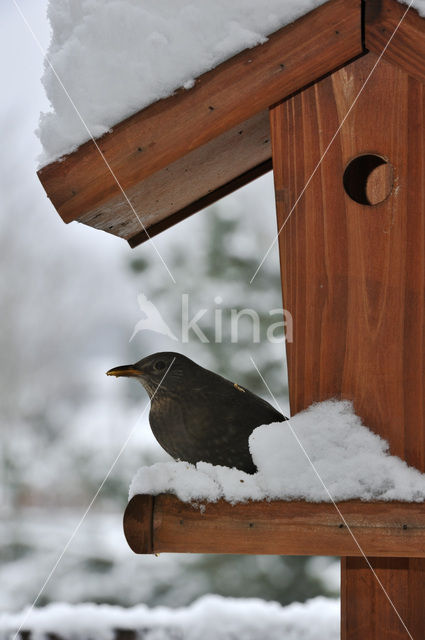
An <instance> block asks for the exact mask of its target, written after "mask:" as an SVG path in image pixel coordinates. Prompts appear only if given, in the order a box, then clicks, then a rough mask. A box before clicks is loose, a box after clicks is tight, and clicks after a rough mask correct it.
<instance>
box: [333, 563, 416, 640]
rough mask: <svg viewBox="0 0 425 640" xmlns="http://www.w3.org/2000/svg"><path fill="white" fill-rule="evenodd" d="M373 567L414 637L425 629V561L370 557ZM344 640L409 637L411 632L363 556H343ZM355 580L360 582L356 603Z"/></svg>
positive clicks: (405, 639) (389, 639)
mask: <svg viewBox="0 0 425 640" xmlns="http://www.w3.org/2000/svg"><path fill="white" fill-rule="evenodd" d="M369 562H370V563H371V565H372V567H373V570H374V571H375V573H376V575H377V576H378V578H379V580H380V582H381V584H382V585H383V587H384V589H385V590H386V592H387V593H388V595H389V596H390V598H391V600H392V602H393V604H394V606H395V608H396V609H397V611H398V613H399V614H400V616H401V618H402V619H403V621H404V623H405V624H406V626H407V628H408V630H409V632H410V634H411V637H413V638H414V639H415V640H417V639H420V638H423V635H424V629H425V608H424V602H425V573H424V564H423V562H421V563H418V561H417V560H415V559H412V558H369ZM341 568H342V571H341V585H342V588H341V610H342V619H341V628H342V634H341V639H342V640H364V639H365V638H368V639H369V638H385V640H387V639H388V640H407V639H408V637H409V636H408V634H407V632H406V629H405V628H404V626H403V625H402V623H401V622H400V619H399V618H398V616H397V614H396V613H395V611H394V608H393V607H392V606H391V603H390V602H389V600H388V599H387V598H386V597H385V596H384V597H382V595H383V594H382V590H381V589H380V588H379V587H378V589H377V588H376V584H377V580H376V578H375V576H374V575H373V573H372V571H371V570H370V568H369V567H368V566H367V564H366V562H365V560H364V559H363V558H342V559H341ZM353 582H355V583H358V584H359V589H358V590H357V591H356V600H355V606H353V591H352V584H353Z"/></svg>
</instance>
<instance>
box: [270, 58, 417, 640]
mask: <svg viewBox="0 0 425 640" xmlns="http://www.w3.org/2000/svg"><path fill="white" fill-rule="evenodd" d="M375 62H376V55H375V54H368V55H367V56H365V57H363V58H362V59H360V60H357V61H356V62H353V63H352V64H350V65H348V66H346V67H345V68H344V69H342V70H340V71H338V72H336V73H335V74H333V75H332V76H331V77H328V78H326V79H324V80H323V81H321V82H320V83H318V84H316V85H315V86H314V87H312V88H310V89H307V90H306V91H304V92H303V93H302V94H300V95H297V96H295V97H294V98H292V99H291V100H288V101H287V102H285V103H283V104H282V105H279V106H278V107H276V108H275V109H273V110H272V112H271V125H272V126H271V129H272V143H273V164H274V174H275V185H276V202H277V213H278V223H279V226H281V225H283V222H284V220H285V219H286V217H287V215H288V213H289V211H290V210H291V208H292V206H293V205H294V203H295V202H296V200H297V198H298V195H299V194H300V192H301V189H302V188H303V186H304V185H305V184H306V182H307V180H308V179H309V178H310V176H311V175H312V172H313V171H314V168H315V167H316V166H317V163H318V162H319V161H320V158H321V156H322V154H323V152H324V150H325V149H326V147H327V145H328V143H329V141H330V139H331V138H332V136H333V135H334V133H335V131H336V130H337V128H338V126H339V124H340V123H341V121H342V119H343V118H344V116H345V114H346V113H347V110H348V108H349V107H350V105H351V104H352V102H353V100H354V98H355V96H356V95H357V94H358V91H359V90H360V87H361V86H362V84H363V82H364V81H365V79H366V78H367V76H368V74H369V72H370V70H371V69H372V66H373V65H374V64H375ZM389 96H391V99H389V98H388V97H389ZM424 114H425V90H424V85H423V84H422V83H421V82H419V81H418V80H417V79H415V78H413V77H411V76H409V75H408V74H407V73H406V72H405V71H404V70H403V69H402V68H401V67H397V66H393V65H391V64H389V63H388V62H387V61H385V60H382V61H381V62H380V64H379V66H378V68H377V70H376V72H375V73H374V75H373V76H372V77H371V79H370V80H369V82H368V84H367V86H366V88H365V89H364V91H363V93H362V94H361V96H360V98H359V100H358V102H357V104H356V107H355V109H353V111H352V112H351V114H350V115H349V117H348V118H347V120H346V122H345V123H344V126H343V127H342V129H341V131H340V134H339V135H338V137H337V139H336V140H335V142H334V144H333V145H332V147H331V148H330V150H329V152H328V153H327V155H326V157H325V158H324V160H323V162H322V163H321V164H320V168H319V170H318V171H317V172H316V173H315V175H314V177H313V179H312V180H311V183H310V185H309V187H308V189H307V191H306V192H305V194H304V196H303V197H302V198H301V200H300V201H299V203H298V205H297V206H296V208H295V210H294V212H293V214H292V216H291V217H290V219H289V221H288V222H287V224H286V226H285V227H284V228H283V229H282V231H281V233H280V238H279V241H280V257H281V268H282V286H283V298H284V306H285V308H286V309H288V310H289V311H290V312H291V313H292V316H293V336H294V342H293V343H292V344H287V355H288V374H289V390H290V402H291V410H292V413H294V412H298V411H300V410H302V409H304V408H305V407H307V406H308V405H309V404H311V403H312V402H314V401H320V400H325V399H327V398H331V397H336V398H346V399H349V400H352V401H353V403H354V408H355V410H356V413H357V414H358V415H360V416H361V417H362V418H363V420H364V422H365V424H367V425H368V426H369V427H370V428H372V429H373V430H374V431H375V432H376V433H378V434H380V435H381V436H382V437H384V438H385V439H386V440H388V442H389V444H390V450H391V453H393V454H395V455H398V456H400V457H401V458H403V459H405V460H406V461H407V462H408V463H409V464H412V465H415V466H416V467H418V468H419V469H421V470H422V471H424V470H425V402H424V400H425V384H424V382H425V295H424V294H425V187H424V185H425V182H424V169H425V115H424ZM288 149H290V150H291V153H288ZM366 153H374V154H377V155H380V156H382V157H384V158H386V159H387V160H388V161H389V162H390V163H391V165H392V167H393V171H394V173H393V185H394V186H393V190H392V193H391V195H390V196H389V197H388V198H387V199H386V200H385V201H384V202H382V203H380V204H378V205H375V206H367V205H361V204H358V203H356V202H354V201H353V200H351V199H350V198H349V196H348V195H347V194H346V193H345V191H344V187H343V180H342V175H343V172H344V169H345V167H346V166H347V164H348V163H349V161H351V160H352V159H353V158H355V157H357V156H358V155H360V154H366ZM381 178H383V179H384V180H385V179H386V178H385V176H383V177H382V176H381ZM375 186H376V185H375ZM381 187H382V185H381ZM378 191H380V187H378ZM416 548H417V556H421V557H422V548H421V545H420V546H418V547H416ZM367 553H369V554H372V556H373V555H374V553H373V551H372V550H370V549H368V550H367ZM394 555H398V554H394ZM405 555H410V554H409V553H406V554H405ZM413 555H415V554H414V553H413ZM351 562H353V563H354V564H353V565H351ZM392 562H394V564H393V565H392ZM345 566H346V569H347V570H346V571H345V573H344V581H345V582H344V585H343V588H344V590H345V597H344V599H343V606H344V607H345V609H344V611H343V620H344V627H343V635H342V638H344V639H346V640H347V639H348V638H349V639H350V640H351V638H357V637H359V638H360V637H363V638H368V639H371V638H383V637H385V638H393V637H394V638H399V637H400V638H401V637H405V635H404V636H399V635H397V634H396V635H392V634H393V629H394V627H393V622H391V623H390V622H388V624H387V622H386V621H387V620H388V616H387V601H386V599H385V596H384V594H383V593H382V591H381V589H380V587H379V585H378V583H377V582H376V580H372V579H370V577H369V578H368V579H367V580H366V581H365V580H364V577H363V576H364V573H363V572H362V573H356V566H357V565H356V561H355V560H353V561H351V560H350V559H347V560H346V565H345ZM398 566H399V562H398V561H396V560H393V561H391V560H389V561H388V562H387V564H386V571H387V573H386V576H387V580H388V584H389V585H390V586H391V589H390V591H391V594H390V595H392V596H394V599H395V600H397V601H399V602H403V603H404V604H403V607H407V604H406V598H407V597H408V594H407V592H406V591H405V588H404V585H403V581H402V580H401V581H400V580H398V576H399V575H400V574H399V572H398ZM424 567H425V564H424V561H423V560H419V559H411V560H410V561H409V580H410V586H411V589H412V590H413V592H415V589H416V590H417V592H418V593H422V590H423V586H422V585H421V584H419V582H418V583H417V584H416V580H417V579H418V577H419V576H422V575H423V569H424ZM392 568H393V570H392ZM415 585H416V587H415ZM408 612H409V616H411V617H409V623H410V624H411V625H412V626H413V628H419V626H418V625H419V624H420V620H421V619H422V617H421V616H422V612H417V614H414V612H413V610H412V609H411V608H409V609H408ZM360 618H361V624H362V629H363V631H362V633H363V636H360V635H356V632H355V629H356V628H357V622H358V620H360ZM377 620H380V622H381V624H380V625H378V623H377ZM392 621H393V619H392ZM378 627H379V632H378V631H377V629H378ZM353 630H354V631H353ZM352 633H353V634H354V635H351V634H352ZM404 633H405V632H404ZM419 637H420V636H419Z"/></svg>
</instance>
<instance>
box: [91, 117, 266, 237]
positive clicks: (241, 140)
mask: <svg viewBox="0 0 425 640" xmlns="http://www.w3.org/2000/svg"><path fill="white" fill-rule="evenodd" d="M271 155H272V151H271V142H270V124H269V113H268V111H262V112H260V113H259V114H257V115H256V116H254V117H253V118H251V119H250V120H249V121H247V122H245V123H243V125H238V126H237V127H234V128H233V129H231V130H230V131H226V133H223V134H222V135H221V136H218V137H217V138H214V139H213V140H211V142H209V143H208V144H206V145H204V146H202V147H199V148H197V149H195V150H194V151H191V152H190V153H188V154H186V155H185V156H184V157H183V158H180V159H178V160H176V161H175V162H173V163H172V164H170V165H168V166H167V167H165V168H164V169H161V170H160V171H157V172H156V173H154V174H152V175H151V176H149V177H147V178H146V179H145V180H143V181H141V182H139V183H137V184H136V185H135V186H134V187H132V188H130V189H128V190H127V196H128V198H129V199H130V201H131V203H132V205H133V207H134V208H135V210H136V211H137V213H138V215H139V217H140V219H141V220H142V222H143V224H144V225H145V227H147V228H148V229H149V231H148V235H149V237H151V236H152V235H154V234H155V232H156V231H157V229H158V228H161V227H164V226H165V227H168V226H170V225H171V224H172V223H173V222H174V223H176V222H177V221H178V222H180V221H181V220H182V219H184V218H185V217H187V215H191V214H192V213H194V212H195V211H196V210H198V211H199V208H201V206H202V204H204V203H205V202H206V201H207V200H208V204H211V203H212V202H215V201H216V200H217V199H218V198H219V197H222V195H223V189H224V190H226V193H230V192H231V191H232V189H235V188H238V186H241V184H246V183H247V182H249V181H250V180H251V179H254V177H258V175H261V169H262V168H264V167H265V166H266V163H267V169H271ZM258 167H259V169H258ZM263 173H264V171H263ZM226 181H229V182H226ZM194 205H197V207H196V206H194ZM205 206H206V205H205ZM79 222H82V223H84V224H87V225H89V226H91V227H95V228H97V229H101V230H103V231H107V232H108V233H112V234H115V235H118V236H120V237H122V238H125V239H126V240H129V242H130V244H131V246H135V245H136V244H139V243H140V242H141V241H144V240H146V239H148V236H147V234H146V233H145V232H144V231H143V229H142V227H141V224H140V222H139V220H138V219H137V217H136V216H135V215H134V212H132V211H131V209H130V207H129V205H128V202H127V201H126V200H125V199H124V197H123V195H122V194H120V195H118V196H116V198H113V199H112V200H110V201H109V202H108V203H107V205H105V204H103V205H101V206H100V207H96V208H95V209H93V211H90V212H89V213H88V214H85V215H82V216H81V217H80V218H79Z"/></svg>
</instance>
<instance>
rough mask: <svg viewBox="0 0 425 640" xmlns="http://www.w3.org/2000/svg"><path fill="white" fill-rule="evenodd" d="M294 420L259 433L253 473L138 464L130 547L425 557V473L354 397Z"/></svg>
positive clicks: (128, 521)
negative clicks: (391, 447)
mask: <svg viewBox="0 0 425 640" xmlns="http://www.w3.org/2000/svg"><path fill="white" fill-rule="evenodd" d="M290 425H291V427H292V430H291V427H290V426H289V425H288V423H284V422H283V423H276V424H273V425H268V426H262V427H258V429H256V430H255V431H254V432H253V434H252V436H251V439H250V448H251V453H252V456H253V458H254V461H255V463H256V465H257V467H258V472H257V473H256V474H254V475H247V474H245V473H243V472H241V471H238V470H237V469H227V468H225V467H214V466H212V465H210V464H206V463H203V462H199V463H198V464H197V465H196V466H194V465H190V464H187V463H185V462H166V463H160V464H156V465H153V466H152V467H144V468H142V469H140V470H139V471H138V473H137V475H136V477H135V478H134V480H133V482H132V484H131V489H130V497H131V499H130V502H129V504H128V506H127V509H126V512H125V515H124V532H125V535H126V538H127V542H128V543H129V545H130V547H131V548H132V550H133V551H134V552H135V553H159V552H176V553H184V552H189V553H251V554H278V555H338V556H355V555H361V554H362V553H363V552H364V553H365V554H366V555H370V556H386V557H425V509H424V504H423V501H424V498H425V475H424V474H421V473H420V472H419V471H418V470H417V469H414V468H412V467H408V466H407V464H406V463H405V462H403V461H402V460H400V459H399V458H397V457H395V456H391V455H389V453H388V444H387V443H386V442H385V441H384V440H382V439H381V438H380V437H378V436H377V435H375V434H374V433H372V432H371V431H370V430H369V429H368V428H367V427H365V426H364V425H362V423H361V420H360V418H358V416H356V415H355V413H354V412H353V408H352V405H351V404H350V403H349V402H341V401H332V400H329V401H326V402H322V403H320V404H316V405H313V406H312V407H310V408H309V409H308V410H306V411H304V412H302V413H300V414H298V415H296V416H295V417H294V418H292V419H291V421H290ZM294 433H295V434H296V435H297V438H298V440H299V442H301V443H302V445H303V447H304V449H305V451H306V453H307V454H308V456H309V458H310V460H311V463H312V464H313V465H314V468H315V469H316V471H317V474H318V475H317V474H316V472H315V471H314V470H313V468H312V465H311V463H310V462H309V460H308V459H307V457H306V455H305V454H304V453H303V452H302V450H301V448H300V445H299V444H298V442H297V439H296V438H295V435H294ZM318 476H320V478H321V480H319V477H318ZM322 482H323V484H322ZM324 485H325V486H326V487H327V490H328V491H329V493H328V491H327V490H326V489H325V488H324ZM330 496H331V497H332V500H333V501H335V502H334V503H332V500H331V497H330ZM350 533H351V534H352V535H350ZM353 536H354V537H355V539H356V540H357V541H358V542H359V544H360V546H361V549H360V547H359V546H357V544H356V543H355V542H354V538H353Z"/></svg>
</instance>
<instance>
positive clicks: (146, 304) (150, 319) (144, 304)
mask: <svg viewBox="0 0 425 640" xmlns="http://www.w3.org/2000/svg"><path fill="white" fill-rule="evenodd" d="M137 302H138V303H139V307H140V311H141V312H142V314H143V315H144V316H145V317H143V318H142V319H141V320H139V321H138V322H137V323H136V324H135V326H134V330H133V333H132V336H131V338H130V340H129V342H131V341H132V340H133V338H134V336H136V335H137V334H138V333H140V332H141V331H154V332H155V333H160V334H161V335H163V336H168V337H169V338H171V339H172V340H176V342H178V338H177V337H176V336H175V335H174V333H173V332H172V331H171V329H170V327H169V326H168V324H167V323H166V322H165V320H164V319H163V317H162V316H161V314H160V312H159V311H158V309H157V308H156V307H155V305H154V304H153V302H151V301H150V300H148V299H147V297H146V296H145V295H144V294H143V293H139V295H138V296H137Z"/></svg>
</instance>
